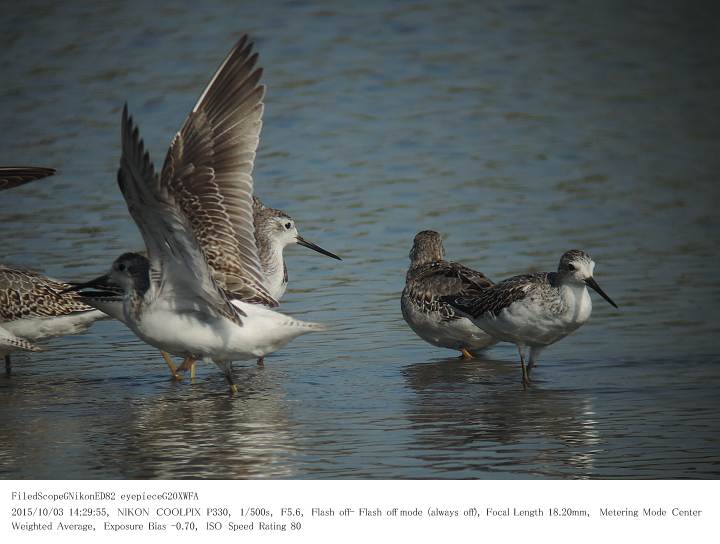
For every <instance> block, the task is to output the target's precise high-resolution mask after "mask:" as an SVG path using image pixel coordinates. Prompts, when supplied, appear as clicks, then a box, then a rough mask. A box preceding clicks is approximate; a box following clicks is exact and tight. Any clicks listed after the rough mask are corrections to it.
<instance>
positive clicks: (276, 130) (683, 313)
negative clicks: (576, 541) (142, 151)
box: [0, 1, 720, 478]
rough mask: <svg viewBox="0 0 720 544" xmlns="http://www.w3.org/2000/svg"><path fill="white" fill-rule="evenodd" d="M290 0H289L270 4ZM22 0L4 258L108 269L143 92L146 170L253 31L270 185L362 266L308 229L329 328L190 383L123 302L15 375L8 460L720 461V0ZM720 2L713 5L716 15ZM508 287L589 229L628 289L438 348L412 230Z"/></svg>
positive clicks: (19, 361) (233, 473)
mask: <svg viewBox="0 0 720 544" xmlns="http://www.w3.org/2000/svg"><path fill="white" fill-rule="evenodd" d="M270 4H272V5H270ZM142 6H143V7H142V8H141V7H140V3H137V2H126V3H123V4H115V5H112V4H103V5H96V3H94V2H88V3H83V2H74V3H72V5H71V6H67V5H60V4H57V3H55V2H36V1H29V2H23V3H22V4H18V5H8V6H5V8H4V13H3V21H2V22H1V23H0V25H2V27H3V32H2V33H0V45H1V46H2V51H3V53H2V55H0V69H1V70H2V73H3V78H2V79H3V81H2V83H0V99H1V100H2V108H0V110H1V111H0V127H2V131H0V163H4V164H18V163H28V164H39V165H44V166H52V167H55V168H57V169H58V170H59V172H60V173H59V175H57V176H56V177H54V178H49V179H47V180H43V181H40V182H37V183H34V184H29V185H27V186H24V187H21V188H19V189H16V190H12V191H6V192H4V193H2V194H0V228H1V229H2V232H3V233H4V237H3V245H2V250H1V251H0V258H1V259H2V262H5V263H7V264H19V265H24V266H30V267H33V268H37V269H40V270H42V271H44V272H46V273H47V274H50V275H52V276H55V277H59V278H63V279H85V278H90V277H94V276H95V275H97V274H98V273H100V272H102V271H104V270H105V269H106V267H107V266H109V264H110V262H111V261H112V259H114V258H115V257H116V256H118V255H119V254H120V253H122V252H123V251H125V250H134V249H139V248H141V247H142V241H141V239H140V236H139V234H138V232H137V229H136V227H135V225H134V224H133V222H132V220H131V219H130V217H129V215H128V213H127V210H126V208H125V204H124V201H123V200H122V197H121V195H120V193H119V191H118V190H117V187H116V183H115V171H116V168H117V163H118V158H119V123H120V111H121V108H122V105H123V103H124V102H125V101H127V103H128V105H129V108H130V111H131V112H132V114H133V115H134V116H135V118H136V120H137V122H138V123H139V125H140V130H141V133H142V134H143V135H144V138H145V140H146V143H147V145H148V146H149V148H150V150H151V153H152V155H153V158H154V161H155V164H156V165H158V166H159V165H160V164H161V163H162V160H163V158H164V155H163V153H164V151H165V149H166V148H167V145H168V143H169V141H170V139H171V138H172V136H173V134H174V132H175V131H176V130H177V129H178V128H179V127H180V125H181V123H182V121H183V119H184V117H185V115H186V114H187V112H188V111H189V109H190V108H191V107H192V105H193V103H194V102H195V100H196V98H197V96H198V95H199V93H200V92H201V90H202V88H203V86H204V85H205V83H206V82H207V80H208V79H209V77H210V76H211V74H212V72H213V70H214V69H215V68H216V66H217V65H218V64H219V62H220V60H221V59H222V58H223V56H224V55H225V53H226V52H227V50H228V49H229V48H230V46H231V45H232V43H233V42H234V41H235V40H236V39H237V38H238V37H239V35H240V34H242V33H243V32H249V33H250V34H251V36H252V37H253V38H254V40H255V42H256V46H257V49H258V51H259V53H260V59H261V64H262V65H263V66H264V67H265V74H264V80H265V83H266V84H267V85H268V92H267V97H266V112H265V124H264V128H263V138H262V141H261V146H260V150H259V154H258V157H257V161H256V174H255V189H256V193H257V194H258V195H259V196H261V197H262V198H263V199H264V200H265V201H266V203H267V204H269V205H272V206H275V207H280V208H283V209H285V210H286V211H288V212H289V213H290V214H291V215H293V216H294V217H295V218H296V219H297V221H298V224H299V228H300V232H301V233H302V234H303V235H304V236H305V237H306V238H308V239H310V240H312V241H314V242H316V243H318V244H319V245H321V246H323V247H326V248H327V249H329V250H330V251H333V252H336V253H338V254H340V255H341V256H342V257H343V258H344V260H343V261H342V262H338V261H333V260H331V259H326V258H325V257H322V256H319V255H317V254H314V253H312V252H310V251H308V250H306V249H304V248H301V247H293V248H289V249H288V251H287V252H286V257H287V261H288V266H289V270H290V289H289V292H288V294H287V295H286V297H285V299H284V300H283V304H282V309H283V311H285V312H287V313H289V314H292V315H294V316H297V317H301V318H304V319H310V320H315V321H320V322H323V323H327V324H328V325H330V330H329V331H328V332H326V333H322V334H313V335H307V336H305V337H302V338H299V339H297V340H296V341H294V342H292V343H291V344H290V345H288V346H287V347H286V348H285V349H283V350H281V351H280V352H278V353H276V354H274V355H272V356H270V357H268V358H267V360H266V365H265V367H264V368H260V367H256V366H255V363H254V362H250V361H247V362H239V363H236V380H237V382H238V384H239V386H240V394H238V395H237V396H235V397H234V398H230V397H229V396H228V394H227V392H226V387H225V384H224V380H223V377H222V375H221V374H220V372H219V371H218V370H217V369H216V368H214V367H213V366H211V365H203V364H201V365H200V367H199V373H198V378H197V379H196V381H195V382H194V383H192V384H191V383H188V381H187V380H186V381H185V382H183V383H175V382H173V381H171V380H169V376H168V373H167V369H166V367H165V365H164V363H163V361H162V359H161V358H160V356H159V354H158V353H157V352H156V351H155V350H154V349H152V348H150V347H149V346H147V345H144V344H142V343H141V342H140V341H139V340H137V339H136V338H135V337H134V336H133V335H132V333H130V332H129V331H128V330H127V329H125V328H124V327H123V325H121V324H120V323H117V322H112V321H104V322H100V323H97V324H96V325H95V326H94V327H93V328H92V329H91V330H90V331H89V332H88V333H86V334H83V335H79V336H74V337H67V338H60V339H55V340H53V341H51V342H49V343H48V345H47V347H50V348H52V350H50V351H47V352H44V353H38V354H32V355H18V356H16V357H15V369H14V372H13V374H12V376H10V377H0V407H1V409H2V412H1V413H2V417H1V418H0V476H2V477H4V478H206V477H210V478H534V477H550V478H717V477H718V476H720V416H719V415H718V414H719V413H720V410H719V408H720V404H719V403H720V401H719V399H720V396H719V395H718V393H719V392H720V391H719V386H720V367H719V366H718V363H719V362H720V361H718V359H720V357H719V353H720V351H719V350H718V341H717V338H719V337H720V336H719V335H720V325H719V324H718V323H719V321H718V317H719V316H718V312H717V308H718V307H719V306H720V285H719V283H718V275H717V270H718V265H719V264H720V263H719V262H718V253H717V233H718V232H719V231H718V227H719V226H720V225H719V223H720V219H719V218H720V216H719V215H718V213H717V205H718V202H719V198H718V197H720V189H719V187H720V184H719V183H718V179H717V177H718V172H720V152H719V151H720V125H718V122H717V119H720V101H719V100H718V95H717V88H718V84H720V67H719V66H718V58H717V53H716V52H717V50H718V48H717V45H718V44H717V35H716V32H715V30H716V29H715V28H714V26H712V24H711V21H716V20H717V15H719V14H718V13H712V12H709V11H708V10H711V9H713V8H710V7H704V6H702V4H693V6H679V5H677V4H676V3H671V2H668V3H662V2H660V3H657V2H653V3H641V2H606V3H602V4H597V3H595V2H590V1H581V2H555V3H552V5H551V6H545V5H543V3H535V2H522V3H513V2H487V3H474V2H466V3H464V2H455V3H440V2H397V3H387V4H386V3H380V2H363V3H351V2H348V3H347V5H345V6H343V5H342V4H338V3H332V4H330V3H328V4H326V5H325V6H324V7H318V6H317V5H315V4H313V3H306V2H303V1H288V2H275V3H269V2H242V3H238V2H231V1H227V2H213V3H210V4H209V5H204V6H203V8H202V10H200V11H199V10H198V9H197V4H196V3H195V2H189V1H188V2H179V3H174V7H173V8H172V9H162V10H159V9H157V10H153V9H150V8H147V7H146V6H145V4H144V3H143V4H142ZM714 9H715V10H716V8H714ZM426 228H431V229H435V230H438V231H440V232H442V233H443V235H444V236H445V247H446V252H447V255H448V258H450V259H453V260H458V261H462V262H463V263H465V264H467V265H469V266H473V267H475V268H478V269H480V270H482V271H484V272H485V273H486V274H488V275H489V276H490V277H491V278H493V279H496V280H499V279H502V278H504V277H507V276H510V275H513V274H518V273H522V272H527V271H531V270H533V271H534V270H553V269H554V268H555V267H556V266H557V261H558V259H559V257H560V255H561V254H562V253H563V252H564V251H565V250H567V249H571V248H574V247H579V248H582V249H585V250H587V251H588V252H589V253H590V254H591V255H593V257H594V258H595V261H596V262H597V267H596V269H595V270H596V278H597V280H598V282H599V283H600V285H602V287H603V289H605V291H606V292H607V293H608V294H609V295H610V296H611V297H612V298H613V299H614V300H615V301H616V302H617V303H618V304H619V306H620V308H619V309H618V310H616V309H614V308H612V307H611V306H609V305H608V304H606V303H605V302H604V301H603V300H602V299H600V298H599V297H597V296H595V295H594V294H593V301H594V303H595V308H594V313H593V316H592V319H591V320H590V322H589V323H588V324H586V325H585V326H584V327H583V328H581V329H580V330H579V331H578V332H577V333H575V334H574V335H572V336H571V337H569V338H567V339H565V340H564V341H562V342H560V343H558V344H556V345H554V346H552V347H550V348H548V349H547V350H546V351H545V352H544V353H543V356H542V358H541V362H540V366H539V367H538V368H537V369H536V371H535V374H534V377H535V380H536V381H535V383H534V385H533V387H532V388H531V389H530V390H528V391H527V392H523V391H522V388H521V387H520V369H519V363H518V361H517V355H516V351H515V348H514V347H513V346H511V345H506V344H503V345H498V346H497V347H494V348H492V349H491V350H489V351H488V352H487V353H486V354H484V355H483V356H481V357H479V358H478V359H477V360H473V361H460V360H458V359H457V358H456V354H455V353H453V352H450V351H447V350H441V349H436V348H433V347H432V346H430V345H427V344H425V343H423V342H422V341H421V340H419V339H418V338H417V337H415V336H414V335H413V333H412V332H411V331H410V330H409V329H408V327H407V326H406V325H405V323H404V322H403V320H402V317H401V314H400V306H399V296H400V291H401V290H402V287H403V283H404V274H405V270H406V266H407V262H408V260H407V254H408V251H409V250H410V245H411V243H412V238H413V236H414V235H415V233H416V232H417V231H419V230H422V229H426Z"/></svg>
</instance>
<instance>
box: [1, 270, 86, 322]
mask: <svg viewBox="0 0 720 544" xmlns="http://www.w3.org/2000/svg"><path fill="white" fill-rule="evenodd" d="M67 287H69V285H68V284H66V283H63V282H60V281H57V280H53V279H51V278H47V277H45V276H43V275H42V274H39V273H37V272H35V271H33V270H29V269H27V268H15V267H10V266H4V265H0V322H3V321H13V320H15V319H28V318H35V317H56V316H61V315H69V314H73V313H76V312H87V311H90V310H92V307H90V306H88V305H87V304H85V303H83V302H82V300H81V299H80V296H79V295H78V294H77V293H64V294H62V295H60V294H59V293H60V291H62V290H63V289H66V288H67Z"/></svg>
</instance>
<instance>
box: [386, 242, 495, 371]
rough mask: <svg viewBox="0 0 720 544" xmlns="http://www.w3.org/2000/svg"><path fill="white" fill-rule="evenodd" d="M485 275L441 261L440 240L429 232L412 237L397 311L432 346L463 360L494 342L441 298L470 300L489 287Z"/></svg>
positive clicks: (442, 259)
mask: <svg viewBox="0 0 720 544" xmlns="http://www.w3.org/2000/svg"><path fill="white" fill-rule="evenodd" d="M492 284H493V283H492V281H490V280H489V279H488V278H487V277H486V276H485V274H483V273H482V272H477V271H475V270H472V269H471V268H468V267H466V266H463V265H462V264H460V263H455V262H448V261H446V260H445V259H444V249H443V244H442V238H441V237H440V235H439V234H438V233H437V232H435V231H432V230H424V231H422V232H419V233H418V234H417V235H416V236H415V240H414V241H413V247H412V250H411V251H410V268H409V269H408V271H407V275H406V279H405V289H404V290H403V292H402V297H401V299H400V308H401V310H402V315H403V317H404V318H405V321H406V322H407V324H408V325H409V326H410V328H411V329H412V330H413V331H414V332H415V334H417V335H418V336H419V337H420V338H422V339H423V340H425V341H426V342H428V343H430V344H432V345H433V346H438V347H441V348H448V349H456V350H460V352H461V353H462V356H463V358H466V359H469V358H471V357H472V356H473V353H474V352H476V351H478V350H483V349H485V348H487V347H489V346H491V345H493V344H494V343H496V342H497V340H496V339H495V338H493V337H492V336H490V335H489V334H487V333H486V332H485V331H484V330H482V329H481V328H479V327H477V326H476V325H474V324H473V323H472V321H470V319H468V318H467V317H465V316H464V315H462V314H460V313H459V312H457V311H456V310H455V309H454V308H453V307H452V306H451V305H450V304H448V303H447V302H444V301H443V300H442V297H444V296H471V295H474V294H479V293H481V292H482V291H484V290H485V289H487V288H488V287H490V286H492Z"/></svg>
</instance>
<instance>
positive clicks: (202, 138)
mask: <svg viewBox="0 0 720 544" xmlns="http://www.w3.org/2000/svg"><path fill="white" fill-rule="evenodd" d="M256 62H257V53H255V54H252V44H251V43H247V36H244V37H243V38H242V39H241V40H240V41H239V42H238V43H237V44H236V45H235V47H233V49H232V50H231V51H230V53H229V54H228V56H227V58H226V59H225V61H224V62H223V63H222V64H221V65H220V68H218V70H217V72H216V73H215V75H214V76H213V78H212V79H211V80H210V83H209V84H208V86H207V87H206V88H205V91H204V92H203V93H202V95H201V96H200V99H199V100H198V102H197V104H196V105H195V107H194V108H193V110H192V111H191V112H190V115H189V116H188V118H187V120H186V121H185V124H184V125H183V127H182V128H181V129H180V132H178V133H177V135H176V136H175V138H174V139H173V142H172V144H171V146H170V149H169V150H168V154H167V157H166V158H165V164H164V165H163V169H162V174H161V176H160V184H161V185H162V187H163V189H164V190H165V191H166V192H169V193H172V194H173V195H174V197H175V199H176V201H177V203H178V205H179V206H180V209H181V210H182V212H183V213H184V214H185V216H186V217H187V218H188V220H189V223H190V226H191V228H192V231H193V233H194V234H195V237H196V238H197V240H198V243H199V244H200V248H201V250H202V252H203V254H204V255H205V258H206V259H207V261H208V264H209V265H210V267H211V268H212V270H213V273H214V276H215V279H216V280H217V282H218V284H219V285H220V286H221V287H222V288H223V289H225V290H226V291H228V292H229V293H230V294H231V295H232V296H233V297H237V298H240V299H242V300H245V301H248V302H259V303H262V304H266V305H269V306H277V301H276V300H275V299H274V298H273V297H272V296H271V295H270V293H269V292H268V290H267V288H266V287H265V284H264V280H263V275H262V268H261V266H260V259H259V258H258V250H257V246H256V243H255V229H254V225H253V198H252V194H253V179H252V169H253V162H254V160H255V152H256V150H257V146H258V142H259V138H260V129H261V127H262V113H263V102H262V99H263V96H264V93H265V88H264V87H263V86H262V85H260V84H259V81H260V77H261V75H262V69H260V68H255V64H256Z"/></svg>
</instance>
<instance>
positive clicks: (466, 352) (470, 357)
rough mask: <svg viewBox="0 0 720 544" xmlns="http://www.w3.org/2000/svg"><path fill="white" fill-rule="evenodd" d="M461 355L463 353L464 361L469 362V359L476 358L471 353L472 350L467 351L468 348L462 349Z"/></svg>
mask: <svg viewBox="0 0 720 544" xmlns="http://www.w3.org/2000/svg"><path fill="white" fill-rule="evenodd" d="M460 353H462V358H463V360H465V361H467V360H468V359H472V358H473V357H475V356H474V355H473V354H472V353H471V352H470V350H469V349H467V348H462V349H461V350H460Z"/></svg>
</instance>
